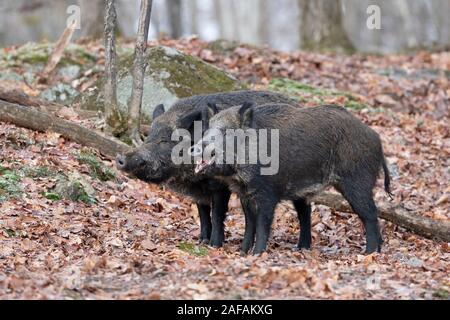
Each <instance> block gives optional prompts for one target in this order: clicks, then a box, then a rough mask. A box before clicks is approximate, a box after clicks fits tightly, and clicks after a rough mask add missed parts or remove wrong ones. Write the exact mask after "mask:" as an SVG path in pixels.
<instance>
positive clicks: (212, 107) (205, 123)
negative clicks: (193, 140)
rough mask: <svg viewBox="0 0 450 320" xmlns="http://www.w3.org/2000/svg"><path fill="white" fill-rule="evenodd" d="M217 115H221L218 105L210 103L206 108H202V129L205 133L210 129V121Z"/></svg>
mask: <svg viewBox="0 0 450 320" xmlns="http://www.w3.org/2000/svg"><path fill="white" fill-rule="evenodd" d="M216 113H219V109H218V108H217V106H216V104H214V103H208V104H207V105H206V107H203V108H202V129H203V132H205V131H206V130H208V129H209V119H211V118H212V117H213V116H214V115H215V114H216Z"/></svg>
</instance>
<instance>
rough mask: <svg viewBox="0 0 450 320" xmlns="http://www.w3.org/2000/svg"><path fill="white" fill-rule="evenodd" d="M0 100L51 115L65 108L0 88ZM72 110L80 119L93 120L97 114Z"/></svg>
mask: <svg viewBox="0 0 450 320" xmlns="http://www.w3.org/2000/svg"><path fill="white" fill-rule="evenodd" d="M0 100H3V101H6V102H10V103H15V104H20V105H22V106H27V107H35V108H40V109H42V110H43V111H46V112H51V113H57V112H59V111H60V110H61V109H62V108H64V107H66V106H64V105H62V104H59V103H55V102H50V101H47V100H43V99H39V98H36V97H31V96H29V95H27V94H26V93H25V92H23V91H21V90H18V89H13V90H5V89H3V88H0ZM73 110H74V111H75V112H76V113H77V114H78V116H79V117H80V118H82V119H89V118H95V117H97V115H98V112H96V111H89V110H82V109H73Z"/></svg>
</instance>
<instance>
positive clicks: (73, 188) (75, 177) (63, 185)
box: [44, 172, 96, 204]
mask: <svg viewBox="0 0 450 320" xmlns="http://www.w3.org/2000/svg"><path fill="white" fill-rule="evenodd" d="M95 194H96V192H95V190H94V188H93V187H92V186H91V184H90V183H89V181H87V180H86V179H85V178H84V177H83V176H82V175H81V174H79V173H77V172H73V173H70V174H69V175H68V176H65V175H60V176H59V177H58V179H57V181H56V185H55V187H54V189H52V190H47V191H46V192H45V193H44V196H45V197H46V198H47V199H50V200H59V199H67V200H71V201H81V202H85V203H88V204H93V203H95V202H96V199H95Z"/></svg>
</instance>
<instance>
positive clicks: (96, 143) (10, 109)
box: [0, 100, 130, 159]
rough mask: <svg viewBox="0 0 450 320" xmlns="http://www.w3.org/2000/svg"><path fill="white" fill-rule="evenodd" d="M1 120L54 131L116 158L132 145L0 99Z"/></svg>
mask: <svg viewBox="0 0 450 320" xmlns="http://www.w3.org/2000/svg"><path fill="white" fill-rule="evenodd" d="M0 121H2V122H10V123H12V124H14V125H17V126H20V127H24V128H28V129H32V130H36V131H47V130H50V131H54V132H57V133H59V134H61V135H62V136H63V137H65V138H67V139H70V140H72V141H74V142H77V143H79V144H82V145H84V146H87V147H92V148H95V149H97V150H98V151H100V153H102V154H103V155H104V156H106V157H108V158H110V159H114V158H115V156H116V155H117V154H118V153H123V152H126V151H127V150H129V149H130V147H129V146H128V145H127V144H125V143H123V142H122V141H120V140H117V139H115V138H112V137H109V136H106V135H104V134H102V133H100V132H97V131H94V130H91V129H88V128H86V127H83V126H82V125H79V124H77V123H74V122H71V121H67V120H64V119H61V118H58V117H56V116H54V115H52V114H50V113H47V112H45V111H42V110H39V109H36V108H30V107H25V106H22V105H18V104H13V103H9V102H6V101H3V100H0Z"/></svg>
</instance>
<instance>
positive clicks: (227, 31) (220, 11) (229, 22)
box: [214, 0, 239, 40]
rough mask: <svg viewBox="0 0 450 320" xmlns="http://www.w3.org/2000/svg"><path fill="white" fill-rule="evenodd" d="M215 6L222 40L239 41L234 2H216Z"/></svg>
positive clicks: (224, 0)
mask: <svg viewBox="0 0 450 320" xmlns="http://www.w3.org/2000/svg"><path fill="white" fill-rule="evenodd" d="M214 5H215V11H216V15H217V19H218V21H219V24H220V37H221V38H222V39H229V40H239V39H238V38H239V35H238V30H237V29H238V28H237V26H236V21H237V19H236V18H237V17H236V5H235V3H234V0H216V1H214Z"/></svg>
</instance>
